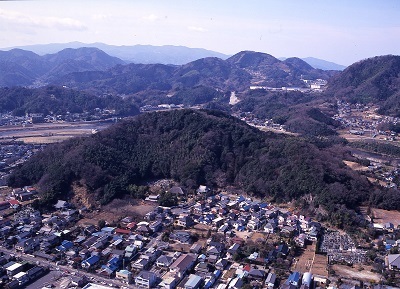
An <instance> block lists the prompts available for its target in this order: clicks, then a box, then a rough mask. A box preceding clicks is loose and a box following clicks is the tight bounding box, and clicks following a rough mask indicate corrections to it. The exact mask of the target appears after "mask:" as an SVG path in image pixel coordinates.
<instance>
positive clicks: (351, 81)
mask: <svg viewBox="0 0 400 289" xmlns="http://www.w3.org/2000/svg"><path fill="white" fill-rule="evenodd" d="M326 93H327V94H328V95H331V96H335V97H338V98H342V99H346V100H348V101H351V102H359V103H370V102H372V103H375V104H378V105H379V106H380V110H379V112H380V113H381V114H384V115H392V116H397V117H399V116H400V56H395V55H385V56H376V57H373V58H369V59H365V60H362V61H359V62H356V63H354V64H352V65H351V66H349V67H347V68H346V69H345V70H344V71H343V72H341V73H339V74H337V75H336V76H335V77H333V78H331V79H330V80H329V83H328V89H327V92H326Z"/></svg>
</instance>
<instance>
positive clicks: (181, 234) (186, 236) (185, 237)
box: [169, 231, 192, 244]
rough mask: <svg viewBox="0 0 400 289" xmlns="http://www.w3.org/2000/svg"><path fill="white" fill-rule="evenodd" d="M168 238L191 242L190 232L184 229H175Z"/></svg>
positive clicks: (180, 241)
mask: <svg viewBox="0 0 400 289" xmlns="http://www.w3.org/2000/svg"><path fill="white" fill-rule="evenodd" d="M169 238H170V239H171V240H174V241H178V242H179V243H182V244H190V243H191V242H192V237H191V235H190V233H188V232H185V231H175V232H174V233H171V234H170V235H169Z"/></svg>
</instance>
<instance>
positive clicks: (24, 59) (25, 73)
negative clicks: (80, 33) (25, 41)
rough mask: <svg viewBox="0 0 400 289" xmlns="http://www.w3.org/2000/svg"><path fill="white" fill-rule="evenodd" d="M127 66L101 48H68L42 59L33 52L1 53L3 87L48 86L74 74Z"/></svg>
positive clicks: (15, 51)
mask: <svg viewBox="0 0 400 289" xmlns="http://www.w3.org/2000/svg"><path fill="white" fill-rule="evenodd" d="M124 63H125V62H124V61H122V60H121V59H119V58H117V57H112V56H110V55H108V54H107V53H105V52H103V51H101V50H100V49H97V48H78V49H72V48H66V49H64V50H62V51H60V52H57V53H55V54H46V55H44V56H39V55H38V54H35V53H33V52H31V51H26V50H22V49H12V50H10V51H0V86H28V85H32V84H33V83H35V82H38V83H48V82H51V80H52V79H55V78H58V77H60V76H62V75H65V74H68V73H71V72H80V71H89V70H90V71H93V70H106V69H108V68H111V67H113V66H115V65H117V64H124Z"/></svg>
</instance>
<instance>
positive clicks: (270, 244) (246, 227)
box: [0, 186, 400, 289]
mask: <svg viewBox="0 0 400 289" xmlns="http://www.w3.org/2000/svg"><path fill="white" fill-rule="evenodd" d="M173 191H175V192H183V190H182V188H180V187H179V189H177V187H174V188H173ZM197 191H198V192H199V194H201V195H198V196H197V198H196V199H191V200H190V202H189V201H187V202H182V203H180V204H179V205H178V206H175V207H161V206H157V199H158V198H157V197H156V196H155V197H154V198H150V200H149V201H147V202H148V203H152V204H154V206H153V208H154V209H153V210H151V211H150V212H148V213H146V214H145V216H144V217H143V220H141V221H138V220H134V218H132V216H129V215H127V216H125V217H123V218H121V219H120V221H119V222H118V223H116V224H115V223H114V224H112V225H110V224H107V220H105V221H106V222H105V226H102V227H99V226H96V225H93V224H91V225H89V224H88V225H82V224H80V225H77V224H78V222H79V220H80V219H81V218H82V216H83V215H84V214H85V208H76V207H74V206H72V205H71V204H70V203H68V202H67V201H64V200H59V201H58V202H57V203H56V204H55V205H54V208H53V210H52V212H50V213H41V212H40V211H38V210H35V209H33V208H32V206H30V205H28V204H27V203H29V200H31V199H32V198H35V194H36V191H35V189H34V188H33V187H24V188H20V189H14V190H12V191H11V193H10V194H9V195H8V196H7V199H8V200H7V201H3V202H2V203H1V208H0V209H1V211H0V212H1V213H2V215H3V217H2V218H1V221H0V226H1V228H0V236H1V248H4V249H2V250H1V255H2V256H1V258H0V261H1V260H3V261H1V264H2V268H3V271H0V272H3V273H4V274H3V276H2V277H1V280H2V284H3V286H5V287H6V288H21V287H23V286H25V285H26V284H30V283H31V282H34V281H35V280H36V279H37V278H45V277H42V276H47V274H50V273H51V272H53V271H54V270H56V268H58V270H61V271H64V272H67V273H65V274H63V275H60V276H61V277H60V278H59V279H60V280H61V281H62V280H63V281H62V282H64V283H65V282H67V280H69V281H68V282H67V283H68V284H69V285H68V286H69V287H75V288H77V287H83V286H85V287H84V288H106V287H107V288H109V287H121V288H122V287H128V288H166V289H172V288H195V289H196V288H218V289H226V288H245V287H246V286H251V287H256V288H270V289H271V288H300V287H301V288H317V287H323V288H325V287H328V286H329V285H330V282H331V280H330V277H331V276H330V275H329V272H328V270H329V269H328V267H329V266H330V264H335V263H341V262H344V263H347V264H349V265H351V266H353V265H355V264H364V263H365V261H366V258H367V257H366V250H362V249H359V248H357V246H356V244H355V243H354V241H353V240H352V239H351V237H350V236H349V235H347V234H344V233H343V232H342V233H340V232H338V231H331V230H327V229H326V228H324V226H323V225H322V224H321V223H319V222H316V221H315V220H313V219H312V218H310V217H307V216H304V215H301V214H298V213H296V212H295V211H293V210H292V209H290V208H283V207H279V206H276V205H273V204H271V203H267V202H264V201H262V200H256V199H254V198H250V197H247V196H244V195H237V194H234V193H229V192H212V190H210V189H209V188H208V187H206V186H200V187H199V189H198V190H197ZM26 200H28V201H26ZM390 229H392V231H393V230H394V231H395V230H396V228H392V227H391V226H390V225H388V226H387V229H385V232H387V230H390ZM386 242H387V244H389V241H388V240H386ZM317 243H318V244H319V247H320V249H319V251H318V252H313V254H314V256H313V261H310V260H308V261H307V262H308V265H307V266H302V262H303V261H302V256H301V254H300V255H299V252H301V251H302V250H307V248H311V247H312V246H315V244H317ZM395 245H396V244H395V243H393V245H392V246H395ZM319 254H322V255H319ZM318 256H327V262H326V263H324V262H323V264H322V267H321V268H322V269H317V267H318V264H317V262H318V261H317V259H318V258H317V257H318ZM30 257H33V258H34V260H35V262H33V263H31V262H28V261H26V259H25V258H30ZM323 258H324V257H323ZM325 258H326V257H325ZM388 258H389V259H388V260H389V263H388V268H389V269H395V268H397V266H400V263H399V264H397V263H398V262H399V260H400V257H398V256H397V255H390V254H389V255H388ZM32 272H36V273H32ZM48 272H50V273H48ZM72 273H73V274H72ZM93 276H97V277H93ZM73 280H75V281H73ZM96 280H98V281H96ZM100 280H110V281H109V282H105V281H100ZM333 280H334V279H333ZM61 281H54V283H55V284H59V283H57V282H61ZM104 283H105V284H104ZM364 284H365V283H364ZM372 284H373V283H371V284H370V285H372ZM110 285H111V286H110ZM28 286H29V285H28ZM56 286H59V285H56ZM96 286H97V287H96ZM99 286H100V287H99ZM101 286H102V287H101ZM26 288H29V287H26ZM246 288H247V287H246ZM333 288H334V287H333Z"/></svg>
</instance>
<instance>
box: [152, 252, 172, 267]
mask: <svg viewBox="0 0 400 289" xmlns="http://www.w3.org/2000/svg"><path fill="white" fill-rule="evenodd" d="M173 261H174V258H173V257H170V256H166V255H161V256H160V257H158V258H157V261H156V265H157V267H161V268H168V267H169V266H171V264H172V263H173Z"/></svg>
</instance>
